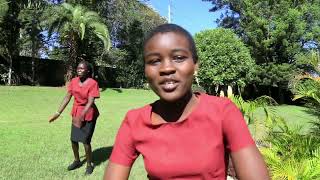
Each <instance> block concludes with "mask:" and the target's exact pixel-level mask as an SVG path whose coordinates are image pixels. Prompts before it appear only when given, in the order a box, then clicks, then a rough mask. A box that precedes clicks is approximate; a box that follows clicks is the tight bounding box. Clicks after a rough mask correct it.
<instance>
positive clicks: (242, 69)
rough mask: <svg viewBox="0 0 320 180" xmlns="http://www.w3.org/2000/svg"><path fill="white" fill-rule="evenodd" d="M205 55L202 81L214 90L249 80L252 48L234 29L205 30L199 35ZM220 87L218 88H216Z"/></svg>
mask: <svg viewBox="0 0 320 180" xmlns="http://www.w3.org/2000/svg"><path fill="white" fill-rule="evenodd" d="M195 42H196V45H197V50H198V53H199V59H201V63H200V70H199V73H198V75H199V80H200V84H201V85H202V86H203V87H205V88H206V90H207V91H208V92H210V93H217V92H215V91H214V90H218V88H219V86H233V87H235V86H240V87H244V86H245V85H246V84H247V83H248V79H250V78H249V76H250V75H251V71H252V67H254V65H255V63H254V60H253V59H252V58H251V56H250V53H249V49H248V48H247V47H246V46H245V45H244V43H243V42H242V41H241V39H240V38H238V37H237V35H236V34H235V33H234V32H233V31H232V30H230V29H223V28H218V29H213V30H205V31H201V32H200V33H197V34H196V35H195ZM215 87H217V89H215Z"/></svg>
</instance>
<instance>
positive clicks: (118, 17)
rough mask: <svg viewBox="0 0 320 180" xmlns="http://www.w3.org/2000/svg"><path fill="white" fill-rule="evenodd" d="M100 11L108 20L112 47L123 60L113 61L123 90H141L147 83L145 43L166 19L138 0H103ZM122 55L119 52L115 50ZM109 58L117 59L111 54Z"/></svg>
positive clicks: (99, 7)
mask: <svg viewBox="0 0 320 180" xmlns="http://www.w3.org/2000/svg"><path fill="white" fill-rule="evenodd" d="M98 9H99V12H100V13H101V15H102V16H103V17H105V19H106V20H107V24H108V27H109V29H110V33H111V39H112V45H113V47H114V48H116V49H118V50H120V52H121V53H120V54H121V56H123V57H124V58H122V59H119V58H117V59H116V60H117V61H113V62H110V61H109V63H111V64H115V65H116V66H117V72H118V74H117V80H118V82H119V83H120V84H121V86H122V87H142V86H143V83H144V71H143V59H142V43H143V39H144V36H145V35H146V33H148V32H149V31H150V30H151V29H153V28H154V27H155V26H157V25H159V24H163V23H165V22H166V20H165V19H164V18H163V17H161V16H160V15H159V14H158V13H157V12H155V11H154V10H153V9H152V8H150V7H148V6H147V5H145V4H144V3H142V2H139V1H136V0H130V1H125V0H109V1H101V3H100V4H99V6H98ZM112 52H114V53H115V54H117V55H118V54H119V51H117V50H116V51H112ZM109 57H115V55H112V54H110V56H109Z"/></svg>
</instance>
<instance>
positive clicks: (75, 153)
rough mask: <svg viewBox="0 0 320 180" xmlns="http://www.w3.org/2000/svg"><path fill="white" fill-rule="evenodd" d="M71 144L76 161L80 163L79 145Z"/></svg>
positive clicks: (76, 143) (72, 142)
mask: <svg viewBox="0 0 320 180" xmlns="http://www.w3.org/2000/svg"><path fill="white" fill-rule="evenodd" d="M71 144H72V151H73V155H74V161H80V158H79V143H78V142H74V141H71Z"/></svg>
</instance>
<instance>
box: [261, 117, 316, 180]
mask: <svg viewBox="0 0 320 180" xmlns="http://www.w3.org/2000/svg"><path fill="white" fill-rule="evenodd" d="M275 121H276V122H277V123H276V124H277V125H275V126H274V127H273V128H272V130H271V131H270V133H269V136H268V138H267V142H269V143H270V146H269V147H262V148H261V149H260V150H261V152H262V154H263V155H264V158H265V161H266V163H267V165H268V167H269V170H270V173H271V176H272V179H275V180H277V179H281V180H282V179H285V180H291V179H292V180H295V179H305V180H309V179H319V178H320V139H319V138H317V137H315V136H313V135H312V134H301V127H289V126H288V125H287V123H286V121H285V120H284V119H283V118H280V117H277V118H275Z"/></svg>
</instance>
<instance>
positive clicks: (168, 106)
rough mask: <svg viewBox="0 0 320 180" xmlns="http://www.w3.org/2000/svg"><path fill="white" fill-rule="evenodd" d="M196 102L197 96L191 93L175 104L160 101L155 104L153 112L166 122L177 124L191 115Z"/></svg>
mask: <svg viewBox="0 0 320 180" xmlns="http://www.w3.org/2000/svg"><path fill="white" fill-rule="evenodd" d="M195 102H196V97H195V95H194V94H193V93H192V92H191V91H190V92H188V93H187V94H186V95H185V96H184V97H182V98H181V99H179V100H177V101H175V102H167V101H164V100H161V99H160V100H159V101H157V102H156V103H155V104H154V107H153V109H154V110H153V111H154V113H156V114H158V115H159V116H160V117H161V118H162V119H163V120H164V121H166V122H175V121H179V120H181V119H183V118H184V117H183V116H184V115H186V114H189V113H190V111H191V108H192V107H193V105H194V104H195Z"/></svg>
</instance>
